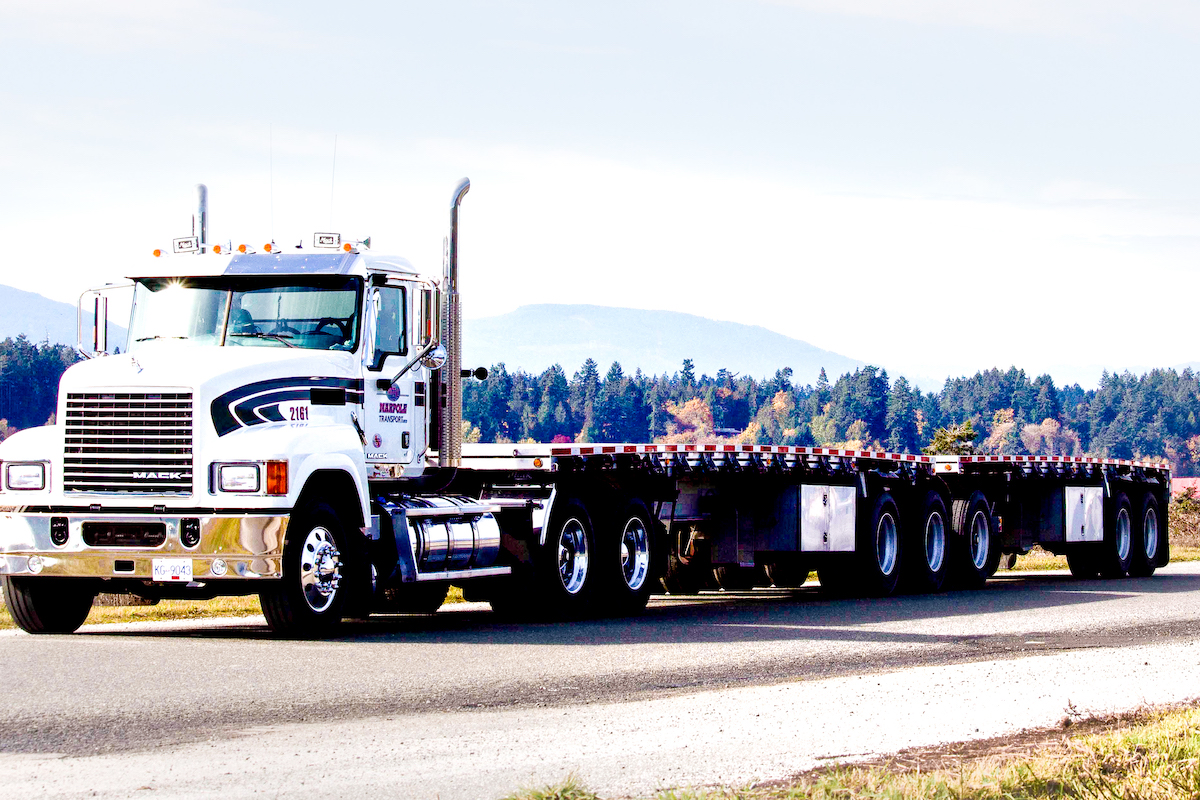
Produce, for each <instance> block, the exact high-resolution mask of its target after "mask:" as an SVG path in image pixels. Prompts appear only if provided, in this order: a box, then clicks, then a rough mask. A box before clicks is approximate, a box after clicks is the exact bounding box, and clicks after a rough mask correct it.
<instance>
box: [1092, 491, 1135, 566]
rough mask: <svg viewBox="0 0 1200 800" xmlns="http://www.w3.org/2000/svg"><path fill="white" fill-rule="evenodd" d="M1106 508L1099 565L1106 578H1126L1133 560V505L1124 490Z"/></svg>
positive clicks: (1114, 496)
mask: <svg viewBox="0 0 1200 800" xmlns="http://www.w3.org/2000/svg"><path fill="white" fill-rule="evenodd" d="M1104 510H1105V512H1106V513H1105V515H1104V542H1103V543H1101V545H1100V552H1099V563H1098V565H1097V566H1099V568H1100V574H1101V575H1102V576H1103V577H1105V578H1124V577H1125V576H1126V575H1128V574H1129V566H1130V564H1131V563H1132V561H1133V527H1134V526H1133V507H1132V506H1131V505H1130V503H1129V497H1128V496H1127V495H1126V494H1125V493H1124V492H1117V493H1116V494H1115V495H1113V498H1112V500H1111V501H1109V504H1108V507H1107V508H1106V509H1104Z"/></svg>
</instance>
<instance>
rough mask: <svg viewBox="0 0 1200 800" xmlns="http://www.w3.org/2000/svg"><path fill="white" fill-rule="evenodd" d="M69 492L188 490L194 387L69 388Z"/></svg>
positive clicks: (65, 458) (65, 468)
mask: <svg viewBox="0 0 1200 800" xmlns="http://www.w3.org/2000/svg"><path fill="white" fill-rule="evenodd" d="M64 426H65V435H66V440H65V443H64V444H65V447H64V452H63V473H64V474H63V488H64V490H65V491H68V492H152V493H155V494H160V493H167V494H191V492H192V393H191V392H174V393H171V392H114V393H107V392H106V393H96V394H70V393H69V394H67V418H66V420H65V421H64Z"/></svg>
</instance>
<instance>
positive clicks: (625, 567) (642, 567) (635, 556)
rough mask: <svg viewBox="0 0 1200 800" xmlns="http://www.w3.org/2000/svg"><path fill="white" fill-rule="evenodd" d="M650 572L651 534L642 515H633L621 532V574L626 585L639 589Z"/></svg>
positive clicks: (632, 588)
mask: <svg viewBox="0 0 1200 800" xmlns="http://www.w3.org/2000/svg"><path fill="white" fill-rule="evenodd" d="M649 573H650V534H649V533H648V532H647V531H646V525H645V524H644V523H643V522H642V520H641V518H640V517H631V518H630V520H629V521H628V522H626V523H625V530H624V531H622V532H621V574H622V575H623V576H624V577H625V585H626V586H628V587H629V588H630V589H631V590H633V591H635V592H636V591H637V590H638V589H641V588H642V584H644V583H645V582H646V576H647V575H648V574H649Z"/></svg>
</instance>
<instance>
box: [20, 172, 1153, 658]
mask: <svg viewBox="0 0 1200 800" xmlns="http://www.w3.org/2000/svg"><path fill="white" fill-rule="evenodd" d="M469 186H470V184H469V182H467V181H465V180H464V181H463V182H461V183H460V184H459V186H458V187H456V189H455V192H454V195H453V197H452V202H451V207H450V211H451V225H450V235H449V237H448V238H447V242H446V261H445V264H444V272H443V274H442V277H441V280H440V281H439V280H436V279H434V278H429V277H423V276H422V275H421V274H420V273H419V272H417V270H415V269H414V268H413V267H412V265H410V264H409V263H408V262H407V261H405V260H404V259H401V258H396V257H389V256H377V255H374V254H373V253H371V252H370V248H369V239H368V240H362V241H343V240H342V237H341V235H340V234H336V233H316V234H314V236H313V241H312V245H313V246H312V248H305V247H303V246H300V247H296V248H294V249H293V250H289V251H286V252H280V251H279V250H278V249H277V248H276V247H275V246H274V243H273V242H272V243H269V244H267V245H264V246H263V248H262V249H261V251H258V250H256V249H255V248H252V247H249V246H248V245H245V244H243V245H239V246H235V245H233V244H232V243H226V244H224V245H222V244H219V243H216V242H214V241H211V240H210V239H209V237H208V233H207V190H205V189H204V188H203V187H198V188H199V189H200V191H199V194H198V197H199V205H198V209H197V213H196V215H195V217H194V219H193V235H192V236H190V237H183V238H181V239H177V240H175V241H174V242H173V247H172V249H173V250H174V251H175V253H176V254H178V255H179V256H182V258H178V257H176V258H174V259H173V260H172V259H170V258H161V256H163V255H164V253H163V251H162V250H156V251H154V256H155V260H154V261H152V262H149V263H148V264H146V265H139V266H138V267H137V271H136V272H135V274H134V275H133V276H132V277H131V282H132V283H131V285H132V289H133V295H132V298H133V311H132V314H131V318H130V325H129V331H130V333H129V340H128V342H127V343H126V347H125V348H124V350H123V354H122V355H111V356H110V355H107V354H106V353H105V341H106V338H107V337H106V331H107V314H106V305H105V303H106V298H107V296H108V293H109V292H110V291H112V287H111V286H105V287H103V288H100V289H97V290H92V291H89V292H86V293H85V294H84V296H83V297H81V299H80V311H79V318H80V323H81V324H80V334H81V337H80V338H81V339H82V338H83V337H82V333H83V330H82V328H83V326H82V320H83V318H84V308H83V307H84V305H85V302H86V303H89V304H91V305H90V308H89V311H91V312H92V313H93V314H94V319H95V324H94V325H93V329H92V332H91V340H90V344H89V345H88V346H84V345H83V344H82V343H81V345H80V351H81V352H82V353H83V354H84V355H86V356H87V357H88V360H86V361H85V362H83V363H81V364H77V365H75V366H73V367H71V368H70V369H68V370H67V372H66V373H65V374H64V376H63V378H62V381H61V384H60V387H59V398H58V408H57V414H56V418H57V423H56V424H53V425H47V426H43V427H40V428H34V429H29V430H25V431H21V432H18V433H17V434H15V435H13V436H11V437H9V438H8V439H7V440H5V441H4V442H3V443H0V583H2V584H3V588H4V593H5V597H6V600H7V607H8V610H9V613H10V614H11V615H12V616H13V618H14V620H15V621H16V622H17V624H18V625H20V626H21V627H22V628H23V629H25V630H26V631H29V632H33V633H54V632H68V631H73V630H75V629H76V628H78V627H79V625H81V624H82V623H83V621H84V619H85V618H86V616H87V614H88V611H89V610H90V608H91V606H92V602H93V600H94V598H95V596H96V594H97V593H99V592H117V593H122V592H123V593H130V594H134V595H137V596H139V597H143V598H146V599H149V600H151V601H153V600H158V599H163V598H185V599H204V598H211V597H216V596H220V595H236V594H254V593H257V594H258V595H259V597H260V599H261V602H262V608H263V613H264V615H265V617H266V620H267V623H268V625H269V626H270V627H271V628H272V629H273V630H275V631H278V632H281V633H286V634H290V635H302V636H319V635H325V634H328V633H330V632H331V631H333V630H334V629H335V628H336V626H337V625H338V624H339V623H340V622H341V621H342V619H344V618H346V617H362V616H366V615H369V614H372V613H380V612H384V613H397V612H399V613H432V612H433V611H435V610H436V609H437V608H438V607H440V606H441V604H442V602H443V600H444V599H445V597H446V595H447V591H448V589H449V586H450V585H451V584H456V585H460V586H462V588H463V591H464V594H465V595H466V596H467V597H468V598H473V599H481V600H487V601H489V602H490V603H491V604H492V606H493V607H494V608H495V609H496V610H497V611H500V612H503V613H506V614H510V615H516V616H524V617H529V616H538V617H545V616H558V617H580V616H586V615H595V614H603V615H613V614H635V613H638V612H640V611H641V610H642V609H644V608H645V606H646V603H647V601H648V599H649V597H650V594H651V593H652V592H655V591H661V590H662V589H664V588H665V589H666V590H667V591H669V592H672V593H687V592H694V591H698V590H701V589H705V588H721V589H725V590H739V589H747V588H750V587H753V586H754V585H756V584H765V583H769V584H774V585H776V586H780V587H792V586H799V585H801V584H803V583H804V582H805V580H806V579H807V577H808V576H809V574H810V572H811V571H812V570H816V572H817V573H818V575H819V578H820V583H821V586H822V588H823V589H824V590H826V591H829V592H832V593H836V594H839V595H851V594H853V595H868V596H886V595H890V594H893V593H895V592H898V591H909V592H937V591H940V590H941V589H943V588H945V587H946V586H950V585H954V586H967V587H971V586H975V587H977V586H980V585H982V584H983V583H984V582H985V581H986V580H987V579H988V578H989V577H990V576H991V575H992V574H993V573H995V571H996V569H997V567H998V564H999V563H1000V559H1001V557H1002V556H1003V555H1005V554H1014V553H1025V552H1028V551H1029V549H1030V548H1032V547H1033V546H1034V545H1040V546H1041V547H1043V548H1045V549H1047V550H1049V551H1051V552H1054V553H1061V554H1064V555H1065V556H1066V557H1067V561H1068V563H1069V564H1070V567H1071V571H1072V572H1073V573H1074V574H1075V575H1078V576H1081V577H1097V576H1105V577H1112V578H1118V577H1123V576H1127V575H1133V576H1148V575H1150V574H1152V573H1153V572H1154V570H1155V569H1156V568H1157V567H1160V566H1162V565H1164V564H1166V563H1167V559H1168V556H1169V553H1168V542H1167V525H1166V519H1167V518H1166V508H1167V502H1168V487H1169V485H1170V474H1169V469H1168V467H1167V465H1165V464H1155V463H1146V462H1141V461H1124V460H1111V459H1096V458H1067V457H1059V456H979V455H962V456H929V455H916V454H904V453H889V452H882V451H875V450H848V449H842V448H829V447H789V446H762V445H747V444H731V443H726V442H721V443H697V444H657V443H646V444H571V445H557V444H465V443H463V441H462V435H461V432H462V416H461V415H462V385H461V382H462V381H463V380H468V379H471V377H472V376H474V377H475V378H482V377H484V376H485V375H486V370H483V369H478V370H474V371H472V370H468V369H463V368H462V364H461V352H462V343H461V335H460V300H459V295H458V266H457V265H458V256H457V251H458V246H457V241H458V209H459V204H460V202H461V200H462V198H463V196H464V195H465V194H466V192H467V189H468V188H469Z"/></svg>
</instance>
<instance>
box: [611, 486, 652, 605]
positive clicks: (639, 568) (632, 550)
mask: <svg viewBox="0 0 1200 800" xmlns="http://www.w3.org/2000/svg"><path fill="white" fill-rule="evenodd" d="M657 538H658V537H657V531H656V528H655V522H654V520H653V519H652V518H651V516H650V511H649V510H648V509H647V508H646V504H645V503H643V502H642V501H641V500H637V499H634V500H630V501H629V502H628V503H626V504H625V507H624V508H623V509H622V510H621V512H620V513H619V514H617V515H615V516H613V517H611V518H609V522H608V524H606V525H605V529H604V530H602V531H601V533H600V535H599V536H598V538H597V543H596V544H597V550H596V555H597V562H596V579H597V580H598V581H599V584H598V587H599V592H600V594H599V603H600V608H599V609H598V610H599V611H600V612H601V613H604V614H614V615H618V616H632V615H635V614H640V613H642V612H643V611H644V610H645V609H646V603H648V602H650V591H651V589H653V588H654V586H655V584H656V583H657V580H656V578H657V575H658V574H659V573H660V572H661V568H660V567H659V558H661V553H662V547H661V546H660V543H659V542H658V540H657Z"/></svg>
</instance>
